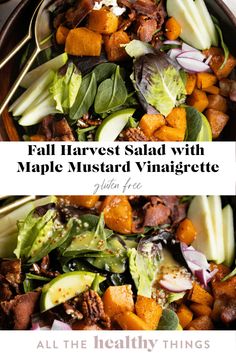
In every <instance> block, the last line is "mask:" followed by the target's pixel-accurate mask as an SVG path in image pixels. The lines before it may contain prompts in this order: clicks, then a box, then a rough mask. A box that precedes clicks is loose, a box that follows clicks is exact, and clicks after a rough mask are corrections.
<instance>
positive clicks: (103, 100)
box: [94, 66, 127, 113]
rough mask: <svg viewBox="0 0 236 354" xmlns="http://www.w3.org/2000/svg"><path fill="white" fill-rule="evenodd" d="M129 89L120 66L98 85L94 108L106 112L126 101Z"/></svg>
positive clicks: (98, 111) (97, 111)
mask: <svg viewBox="0 0 236 354" xmlns="http://www.w3.org/2000/svg"><path fill="white" fill-rule="evenodd" d="M126 99H127V89H126V86H125V82H124V80H123V79H122V77H121V75H120V68H119V66H117V67H116V71H115V73H114V74H113V75H112V77H111V78H109V79H106V80H104V81H103V82H102V83H101V84H100V85H99V87H98V91H97V95H96V98H95V103H94V109H95V112H96V113H104V112H107V111H110V110H112V109H114V108H115V107H118V106H120V105H122V104H124V103H125V101H126Z"/></svg>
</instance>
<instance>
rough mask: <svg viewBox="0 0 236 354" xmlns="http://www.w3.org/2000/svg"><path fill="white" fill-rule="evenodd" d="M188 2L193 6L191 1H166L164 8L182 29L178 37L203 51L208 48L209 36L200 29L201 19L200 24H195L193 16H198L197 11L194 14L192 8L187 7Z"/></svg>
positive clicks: (209, 44)
mask: <svg viewBox="0 0 236 354" xmlns="http://www.w3.org/2000/svg"><path fill="white" fill-rule="evenodd" d="M190 2H191V3H193V6H194V2H193V1H192V0H191V1H190V0H187V1H184V0H175V1H173V0H167V3H166V8H167V13H168V16H173V17H174V18H175V19H176V20H177V22H178V23H179V24H180V26H181V29H182V32H181V35H180V37H181V38H182V39H183V41H185V42H187V43H188V44H190V45H191V46H193V47H195V48H197V49H201V50H203V49H207V48H210V46H211V41H210V36H209V34H208V33H207V32H206V31H204V30H202V29H201V26H200V24H201V23H202V21H201V19H200V24H198V23H197V24H196V22H195V15H196V16H197V17H200V16H199V14H197V11H196V13H194V12H195V11H194V10H193V8H194V7H189V6H190V5H189V3H190ZM188 5H189V6H188Z"/></svg>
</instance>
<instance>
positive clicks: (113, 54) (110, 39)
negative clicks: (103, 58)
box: [104, 30, 130, 62]
mask: <svg viewBox="0 0 236 354" xmlns="http://www.w3.org/2000/svg"><path fill="white" fill-rule="evenodd" d="M129 42H130V39H129V36H128V34H127V33H126V32H124V31H121V30H120V31H117V32H115V33H113V34H112V35H111V36H104V45H105V50H106V54H107V58H108V60H109V61H114V62H116V61H122V60H125V59H126V58H127V56H128V55H127V53H126V51H125V49H124V48H123V47H121V44H127V43H129Z"/></svg>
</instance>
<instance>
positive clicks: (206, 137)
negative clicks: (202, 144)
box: [197, 112, 212, 141]
mask: <svg viewBox="0 0 236 354" xmlns="http://www.w3.org/2000/svg"><path fill="white" fill-rule="evenodd" d="M199 113H200V112H199ZM200 115H201V117H202V127H201V130H200V133H199V134H198V137H197V141H212V130H211V126H210V124H209V122H208V120H207V118H206V117H205V116H204V114H202V113H200Z"/></svg>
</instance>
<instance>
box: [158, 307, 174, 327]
mask: <svg viewBox="0 0 236 354" xmlns="http://www.w3.org/2000/svg"><path fill="white" fill-rule="evenodd" d="M178 325H179V319H178V316H177V315H176V313H175V312H174V311H173V310H171V309H164V310H163V312H162V316H161V319H160V322H159V324H158V327H157V329H158V330H162V331H174V330H176V329H177V327H178Z"/></svg>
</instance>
